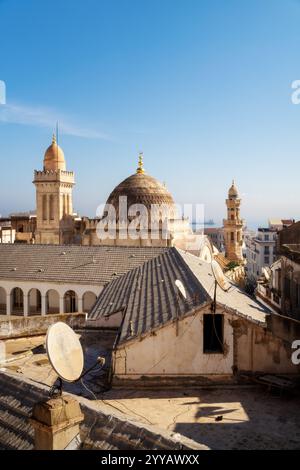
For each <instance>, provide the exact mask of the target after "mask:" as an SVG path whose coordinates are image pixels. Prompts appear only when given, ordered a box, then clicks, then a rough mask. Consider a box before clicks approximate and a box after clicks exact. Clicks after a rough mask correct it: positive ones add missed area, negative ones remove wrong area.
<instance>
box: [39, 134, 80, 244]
mask: <svg viewBox="0 0 300 470" xmlns="http://www.w3.org/2000/svg"><path fill="white" fill-rule="evenodd" d="M33 183H34V184H35V187H36V215H37V227H36V235H35V243H43V244H53V245H58V244H65V243H72V238H73V202H72V190H73V186H74V184H75V181H74V173H73V172H72V171H66V162H65V157H64V153H63V151H62V149H61V148H60V147H59V145H58V144H57V142H56V138H55V136H53V139H52V144H51V145H50V147H48V149H47V150H46V153H45V156H44V168H43V171H37V170H35V172H34V181H33Z"/></svg>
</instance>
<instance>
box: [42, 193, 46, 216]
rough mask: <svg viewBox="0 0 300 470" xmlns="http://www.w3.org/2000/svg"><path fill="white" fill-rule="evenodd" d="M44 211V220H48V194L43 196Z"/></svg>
mask: <svg viewBox="0 0 300 470" xmlns="http://www.w3.org/2000/svg"><path fill="white" fill-rule="evenodd" d="M42 201H43V202H42V205H43V207H42V212H43V220H47V195H46V194H43V198H42Z"/></svg>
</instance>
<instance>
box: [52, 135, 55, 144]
mask: <svg viewBox="0 0 300 470" xmlns="http://www.w3.org/2000/svg"><path fill="white" fill-rule="evenodd" d="M52 144H56V136H55V134H53V135H52Z"/></svg>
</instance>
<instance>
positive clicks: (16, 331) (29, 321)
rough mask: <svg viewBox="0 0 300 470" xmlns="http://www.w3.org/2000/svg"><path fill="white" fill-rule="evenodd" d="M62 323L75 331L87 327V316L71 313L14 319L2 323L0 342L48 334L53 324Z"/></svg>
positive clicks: (10, 318) (8, 318) (0, 323)
mask: <svg viewBox="0 0 300 470" xmlns="http://www.w3.org/2000/svg"><path fill="white" fill-rule="evenodd" d="M58 321H62V322H65V323H67V325H69V326H71V327H72V328H73V329H75V328H82V327H84V325H85V314H83V313H71V314H59V315H47V316H41V315H37V316H31V317H12V316H9V317H7V319H4V320H1V321H0V340H4V339H8V338H21V337H24V336H35V335H43V334H46V332H47V329H48V328H49V326H50V325H52V324H53V323H56V322H58Z"/></svg>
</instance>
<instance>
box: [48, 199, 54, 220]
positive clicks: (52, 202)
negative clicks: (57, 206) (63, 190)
mask: <svg viewBox="0 0 300 470" xmlns="http://www.w3.org/2000/svg"><path fill="white" fill-rule="evenodd" d="M49 214H50V220H54V195H53V194H50V198H49Z"/></svg>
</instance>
